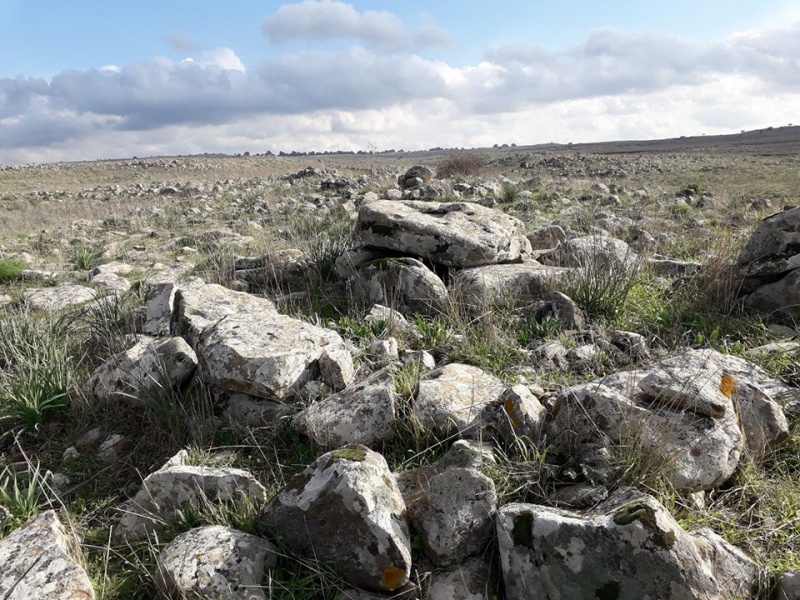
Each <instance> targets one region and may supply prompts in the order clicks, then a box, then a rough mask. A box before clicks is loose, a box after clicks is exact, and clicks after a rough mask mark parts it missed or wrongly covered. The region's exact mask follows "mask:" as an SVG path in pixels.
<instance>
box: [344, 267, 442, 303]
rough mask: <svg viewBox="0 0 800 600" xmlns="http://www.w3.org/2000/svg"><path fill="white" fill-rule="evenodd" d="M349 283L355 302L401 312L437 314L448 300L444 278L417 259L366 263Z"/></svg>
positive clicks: (349, 289)
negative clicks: (384, 306)
mask: <svg viewBox="0 0 800 600" xmlns="http://www.w3.org/2000/svg"><path fill="white" fill-rule="evenodd" d="M347 284H348V285H347V287H348V291H349V293H350V295H351V298H352V299H353V300H354V301H355V302H357V303H360V304H366V305H367V306H370V305H372V304H382V305H389V306H394V307H396V308H397V309H398V310H399V311H400V312H410V313H421V314H432V313H437V312H439V311H441V310H442V308H444V306H445V303H446V302H447V288H446V287H445V285H444V283H443V282H442V280H441V279H439V277H438V276H437V275H436V273H434V272H433V271H431V270H430V269H429V268H428V267H426V266H425V265H424V264H423V263H422V262H420V261H418V260H416V259H414V258H384V259H380V260H376V261H373V262H370V263H367V264H366V265H364V266H362V267H360V268H359V269H358V270H357V272H356V274H355V275H353V276H352V277H350V278H349V279H348V280H347Z"/></svg>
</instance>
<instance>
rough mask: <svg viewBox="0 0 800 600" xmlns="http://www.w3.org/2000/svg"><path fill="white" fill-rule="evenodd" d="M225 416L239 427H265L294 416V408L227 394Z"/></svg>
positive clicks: (278, 403) (243, 395) (251, 397)
mask: <svg viewBox="0 0 800 600" xmlns="http://www.w3.org/2000/svg"><path fill="white" fill-rule="evenodd" d="M225 395H226V396H227V405H226V406H225V414H226V415H228V417H229V418H230V419H231V421H233V422H234V423H237V424H239V425H244V426H246V427H264V426H265V425H271V424H275V423H277V422H278V421H280V419H282V418H284V417H288V416H289V415H291V414H292V408H291V407H290V406H288V405H286V404H284V403H282V402H274V401H272V400H264V399H263V398H255V397H254V396H248V395H247V394H238V393H226V394H225Z"/></svg>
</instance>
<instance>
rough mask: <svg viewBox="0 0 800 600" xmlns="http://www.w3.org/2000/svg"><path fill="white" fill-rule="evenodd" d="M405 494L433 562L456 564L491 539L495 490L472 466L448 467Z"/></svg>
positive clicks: (486, 478) (444, 564)
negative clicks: (412, 491)
mask: <svg viewBox="0 0 800 600" xmlns="http://www.w3.org/2000/svg"><path fill="white" fill-rule="evenodd" d="M420 483H421V485H419V486H418V487H417V489H415V490H414V493H412V494H410V495H407V496H405V501H406V506H407V507H408V517H409V520H410V522H411V526H412V527H413V529H414V530H415V531H416V532H417V533H418V534H419V535H420V537H421V538H422V543H423V550H424V552H425V554H426V555H427V556H428V558H430V559H431V560H432V561H433V563H434V564H436V565H438V566H447V565H454V564H458V563H460V562H461V561H463V560H464V559H465V558H467V557H468V556H472V555H476V554H478V553H480V552H481V551H482V550H483V549H484V548H485V547H486V545H487V544H488V543H489V541H490V540H491V539H492V529H493V524H494V514H495V511H496V510H497V494H496V492H495V488H494V482H493V481H492V480H491V479H489V478H488V477H486V475H483V474H482V473H480V472H478V471H476V470H475V469H465V468H458V467H454V468H449V469H444V470H442V471H441V472H440V473H437V474H435V475H433V476H432V477H430V479H423V480H422V481H421V482H420Z"/></svg>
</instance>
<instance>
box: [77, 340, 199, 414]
mask: <svg viewBox="0 0 800 600" xmlns="http://www.w3.org/2000/svg"><path fill="white" fill-rule="evenodd" d="M196 368H197V356H196V355H195V353H194V350H192V348H191V347H190V346H189V344H187V343H186V342H185V341H184V340H183V338H179V337H173V338H168V339H165V340H156V339H154V338H144V339H142V340H140V341H139V342H138V343H137V344H136V345H135V346H133V347H132V348H130V349H129V350H126V351H125V352H121V353H119V354H115V355H114V356H112V357H111V358H109V359H108V361H107V362H106V363H105V364H103V365H101V366H100V367H98V368H97V369H96V370H95V371H94V373H92V376H91V378H90V380H89V386H90V388H91V390H92V393H93V394H94V395H95V396H97V397H98V398H103V399H106V400H108V399H111V398H127V399H131V398H137V397H140V396H141V395H145V394H151V393H156V392H158V390H161V389H169V388H173V389H177V388H179V387H181V386H182V385H184V384H185V383H186V382H188V381H189V380H190V379H191V378H192V375H194V371H195V369H196Z"/></svg>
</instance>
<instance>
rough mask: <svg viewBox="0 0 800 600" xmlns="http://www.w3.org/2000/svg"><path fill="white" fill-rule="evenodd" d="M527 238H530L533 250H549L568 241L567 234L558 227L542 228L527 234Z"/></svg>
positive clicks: (548, 226)
mask: <svg viewBox="0 0 800 600" xmlns="http://www.w3.org/2000/svg"><path fill="white" fill-rule="evenodd" d="M525 237H527V238H528V241H529V242H530V243H531V248H533V250H549V249H552V248H555V247H556V246H558V245H559V244H560V243H562V242H566V241H567V234H566V233H565V232H564V230H563V229H562V228H561V227H559V226H558V225H547V226H545V227H540V228H539V229H535V230H534V231H531V232H529V233H527V234H525Z"/></svg>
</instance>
